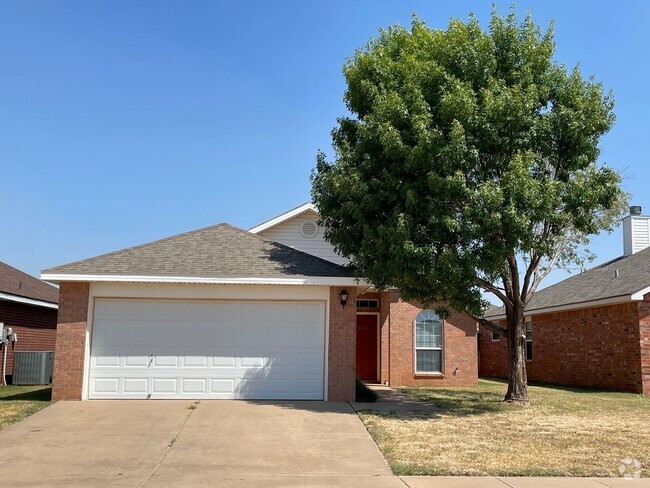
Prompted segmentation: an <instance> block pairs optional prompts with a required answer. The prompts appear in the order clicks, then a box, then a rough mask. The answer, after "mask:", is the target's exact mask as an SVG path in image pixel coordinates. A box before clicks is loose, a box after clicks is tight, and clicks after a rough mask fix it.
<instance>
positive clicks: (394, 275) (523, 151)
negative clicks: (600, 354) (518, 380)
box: [312, 11, 626, 315]
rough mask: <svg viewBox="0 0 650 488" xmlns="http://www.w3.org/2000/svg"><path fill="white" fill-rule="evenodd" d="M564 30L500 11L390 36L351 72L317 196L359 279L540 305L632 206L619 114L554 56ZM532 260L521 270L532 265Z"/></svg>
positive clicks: (433, 296) (447, 296) (477, 299)
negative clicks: (619, 145)
mask: <svg viewBox="0 0 650 488" xmlns="http://www.w3.org/2000/svg"><path fill="white" fill-rule="evenodd" d="M554 48H555V45H554V41H553V30H552V26H551V27H549V29H548V30H546V31H545V32H542V30H541V29H540V28H539V27H538V26H537V25H535V23H534V22H533V20H532V18H531V17H530V15H529V16H527V17H526V18H525V19H524V20H523V21H522V22H521V23H519V22H518V21H517V19H516V16H515V14H514V12H513V13H511V14H510V15H508V16H507V17H505V18H503V17H500V16H499V15H498V14H497V13H496V11H495V12H494V13H493V15H492V18H491V21H490V27H489V30H488V31H487V32H486V31H484V30H483V29H482V28H481V26H480V25H479V22H478V20H477V19H476V18H475V17H474V16H470V18H469V20H468V21H467V22H463V21H461V20H457V19H454V20H451V22H450V23H449V26H448V28H447V29H446V30H437V29H430V28H428V27H427V26H426V25H425V24H424V23H423V22H421V21H419V20H418V19H417V18H415V19H414V20H413V23H412V26H411V29H410V30H408V29H405V28H403V27H400V26H395V27H390V28H388V29H386V30H382V31H380V35H379V36H378V37H377V38H375V39H372V40H371V41H370V42H369V43H368V45H367V46H366V47H365V48H364V49H361V50H359V51H357V52H356V54H355V55H354V57H353V58H352V59H350V60H349V61H348V62H347V64H346V65H345V67H344V74H345V78H346V81H347V91H346V93H345V101H346V103H347V107H348V109H349V111H350V113H351V115H350V116H348V117H342V118H340V119H339V121H338V125H337V127H336V128H335V129H334V130H333V132H332V138H333V146H334V149H335V159H334V161H332V162H330V161H328V160H327V158H326V157H325V155H324V154H322V153H321V154H319V156H318V161H317V167H316V170H315V172H314V173H313V174H312V185H313V188H312V196H313V199H314V202H315V203H316V205H317V206H318V208H319V211H320V214H321V221H322V224H323V225H324V227H325V235H326V238H327V239H328V240H329V241H330V242H331V243H332V244H333V245H334V246H335V247H336V248H337V250H338V251H339V252H340V253H342V254H343V255H344V256H346V257H349V258H350V259H351V260H352V263H353V265H354V266H355V267H356V269H357V272H358V274H359V276H364V277H366V278H368V279H369V280H370V281H371V282H372V283H373V284H375V286H377V287H378V288H380V289H381V288H385V287H389V286H394V287H397V288H398V289H399V291H400V293H401V294H402V296H404V297H405V298H413V299H418V300H420V301H422V302H424V303H427V304H429V303H433V302H437V301H440V300H444V301H446V302H447V303H448V304H449V305H450V306H451V307H453V308H454V309H457V310H466V311H468V312H470V313H472V314H474V315H480V314H481V311H482V308H483V307H484V306H485V302H484V301H483V300H482V298H481V290H488V291H491V292H494V293H496V294H497V295H498V296H500V298H501V299H502V300H504V303H506V305H508V302H512V301H513V300H515V299H516V296H519V298H521V300H522V302H523V304H524V305H525V303H526V302H527V300H528V299H529V298H530V296H531V295H532V293H533V292H534V290H535V288H536V287H537V285H538V284H539V281H541V279H542V278H543V277H544V276H545V275H546V274H547V273H548V271H549V270H550V269H552V268H553V267H557V266H561V267H568V266H571V265H575V264H576V263H577V264H578V265H582V262H583V260H584V259H585V256H588V255H585V254H584V252H583V247H584V245H585V244H586V243H587V242H588V236H589V235H593V234H595V233H597V232H599V231H600V230H603V229H606V230H611V228H612V226H613V225H615V223H616V222H617V219H618V218H619V217H620V214H621V211H622V209H623V208H624V206H625V202H626V195H625V194H624V193H623V192H622V190H621V189H620V183H621V178H620V176H619V174H618V173H617V172H615V171H614V170H612V169H611V168H610V167H608V166H606V165H602V164H599V163H598V157H599V153H600V149H599V143H600V139H601V137H602V136H603V135H604V134H605V133H606V132H607V131H609V129H610V128H611V126H612V124H613V122H614V114H613V105H614V102H613V98H612V96H611V94H608V93H605V92H604V91H603V87H602V85H601V84H600V83H597V82H596V81H595V80H593V79H584V78H583V76H582V74H581V73H580V71H579V69H578V68H577V67H576V68H574V69H572V70H570V69H567V68H566V67H565V66H563V65H560V64H558V63H557V62H556V61H554V60H553V52H554ZM520 269H521V271H520Z"/></svg>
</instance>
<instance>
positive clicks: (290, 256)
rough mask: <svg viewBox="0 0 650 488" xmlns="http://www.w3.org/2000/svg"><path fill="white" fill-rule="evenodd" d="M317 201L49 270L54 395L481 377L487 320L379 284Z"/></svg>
mask: <svg viewBox="0 0 650 488" xmlns="http://www.w3.org/2000/svg"><path fill="white" fill-rule="evenodd" d="M317 222H318V213H317V211H316V209H315V207H314V206H313V205H312V204H310V203H308V204H305V205H302V206H300V207H298V208H295V209H293V210H291V211H289V212H286V213H284V214H282V215H280V216H278V217H276V218H274V219H271V220H269V221H267V222H265V223H263V224H260V225H258V226H256V227H254V228H252V229H250V230H249V231H245V230H242V229H239V228H236V227H233V226H231V225H228V224H219V225H215V226H212V227H207V228H204V229H199V230H196V231H192V232H187V233H185V234H180V235H176V236H173V237H169V238H167V239H162V240H159V241H155V242H151V243H148V244H144V245H141V246H136V247H132V248H129V249H125V250H121V251H117V252H113V253H110V254H106V255H103V256H98V257H94V258H90V259H85V260H82V261H77V262H74V263H71V264H67V265H63V266H58V267H55V268H51V269H48V270H45V271H43V273H42V278H43V279H45V280H48V281H51V282H54V283H58V284H59V285H60V304H59V305H60V308H59V325H58V333H57V355H56V359H55V365H54V392H53V397H54V399H55V400H79V399H96V398H217V399H219V398H224V399H226V398H242V399H313V400H330V401H349V400H353V399H354V395H355V377H357V376H359V377H361V378H362V379H363V380H365V381H369V382H382V383H385V384H388V385H392V386H399V385H416V384H417V385H474V384H476V383H477V380H478V363H477V360H478V358H477V350H476V344H477V341H476V334H477V324H476V322H475V321H474V320H473V319H471V318H470V317H468V316H466V315H463V314H453V315H451V316H450V317H449V318H448V319H447V320H444V321H443V320H441V319H440V318H439V317H438V316H437V315H436V314H435V313H434V312H433V311H432V310H431V309H423V308H422V307H420V306H418V305H417V304H415V303H408V302H404V301H402V300H400V297H399V295H398V293H397V292H396V291H395V290H389V291H385V292H381V293H379V292H377V291H376V290H374V289H373V288H372V287H371V285H370V284H369V283H366V282H364V281H358V280H356V279H355V278H354V277H353V273H352V271H351V270H350V268H349V267H346V266H345V264H346V261H345V260H344V259H343V258H341V257H340V256H338V255H337V254H336V253H335V251H334V249H333V248H332V246H331V245H330V244H329V243H327V242H326V241H325V240H324V239H323V231H322V229H321V228H320V227H319V226H318V223H317Z"/></svg>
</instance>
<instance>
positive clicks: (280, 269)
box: [43, 224, 353, 281]
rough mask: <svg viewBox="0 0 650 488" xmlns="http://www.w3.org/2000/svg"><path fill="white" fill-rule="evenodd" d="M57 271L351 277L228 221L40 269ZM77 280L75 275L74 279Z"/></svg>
mask: <svg viewBox="0 0 650 488" xmlns="http://www.w3.org/2000/svg"><path fill="white" fill-rule="evenodd" d="M61 275H70V276H72V275H74V276H78V275H101V276H108V277H111V276H113V277H119V276H128V277H168V278H170V280H171V279H172V278H255V279H257V278H268V279H287V278H296V277H297V278H307V277H312V278H313V277H317V278H352V277H353V272H352V270H350V269H348V268H345V267H343V266H339V265H336V264H334V263H331V262H329V261H326V260H324V259H320V258H318V257H316V256H312V255H310V254H307V253H304V252H301V251H298V250H296V249H292V248H290V247H287V246H284V245H282V244H279V243H277V242H272V241H268V240H266V239H263V238H261V237H259V236H257V235H255V234H252V233H250V232H247V231H245V230H242V229H239V228H237V227H233V226H231V225H229V224H218V225H214V226H211V227H206V228H203V229H198V230H195V231H191V232H186V233H183V234H178V235H175V236H172V237H168V238H166V239H161V240H158V241H154V242H150V243H147V244H142V245H140V246H135V247H131V248H127V249H123V250H120V251H116V252H112V253H109V254H104V255H101V256H97V257H93V258H89V259H84V260H82V261H76V262H74V263H70V264H65V265H63V266H57V267H54V268H50V269H47V270H44V271H43V277H44V278H45V279H52V280H53V281H54V280H56V279H58V280H63V279H65V276H63V278H54V276H61ZM79 279H81V278H79Z"/></svg>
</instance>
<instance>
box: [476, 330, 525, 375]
mask: <svg viewBox="0 0 650 488" xmlns="http://www.w3.org/2000/svg"><path fill="white" fill-rule="evenodd" d="M500 324H501V326H502V327H505V321H501V322H500ZM533 346H534V344H533ZM533 352H534V351H533ZM478 357H479V374H480V375H481V376H498V377H501V378H507V377H508V369H509V368H508V338H507V336H506V334H505V333H503V334H501V337H500V338H499V340H498V341H493V340H492V331H491V330H488V329H487V328H485V327H481V328H480V330H479V334H478Z"/></svg>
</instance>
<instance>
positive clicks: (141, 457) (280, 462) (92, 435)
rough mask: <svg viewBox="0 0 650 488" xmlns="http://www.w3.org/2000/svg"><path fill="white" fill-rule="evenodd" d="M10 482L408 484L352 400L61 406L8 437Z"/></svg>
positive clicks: (4, 448) (3, 455) (2, 475)
mask: <svg viewBox="0 0 650 488" xmlns="http://www.w3.org/2000/svg"><path fill="white" fill-rule="evenodd" d="M0 459H1V460H2V461H1V462H0V480H3V485H4V482H8V483H9V484H7V485H6V486H15V487H24V486H102V487H110V486H128V487H162V486H165V487H168V486H175V487H176V486H219V487H229V486H256V487H262V488H265V487H281V486H282V487H284V486H306V487H324V486H341V487H342V486H356V487H365V486H368V487H370V486H372V487H376V488H384V487H386V488H389V487H403V486H404V485H403V484H402V483H401V481H400V480H399V478H398V477H396V476H394V475H392V474H391V471H390V469H389V468H388V466H387V465H386V463H385V461H384V459H383V457H382V456H381V454H380V452H379V450H378V449H377V446H376V445H375V443H374V442H373V441H372V439H371V438H370V436H369V435H368V433H367V432H366V430H365V428H364V426H363V425H362V423H361V421H360V420H359V418H358V417H357V416H356V414H355V413H354V411H353V410H352V408H351V407H350V406H349V405H348V404H346V403H327V402H245V401H202V402H200V403H197V404H194V402H191V401H181V400H175V401H160V400H156V401H88V402H59V403H56V404H54V405H52V406H50V407H48V408H46V409H44V410H42V411H40V412H38V413H36V414H35V415H33V416H32V417H29V418H27V419H25V420H24V421H22V422H20V423H18V424H15V425H13V426H11V427H9V428H8V429H6V430H4V431H2V432H0Z"/></svg>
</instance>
